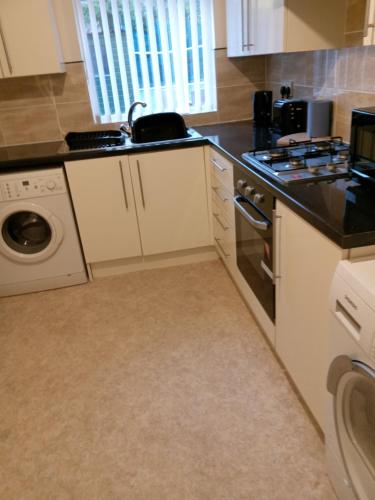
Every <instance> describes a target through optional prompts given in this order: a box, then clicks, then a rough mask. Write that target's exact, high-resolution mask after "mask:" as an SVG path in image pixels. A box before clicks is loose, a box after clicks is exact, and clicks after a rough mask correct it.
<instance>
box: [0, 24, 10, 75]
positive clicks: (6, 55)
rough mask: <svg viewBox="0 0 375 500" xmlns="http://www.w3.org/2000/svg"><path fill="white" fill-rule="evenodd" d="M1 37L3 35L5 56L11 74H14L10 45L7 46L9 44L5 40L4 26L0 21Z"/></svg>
mask: <svg viewBox="0 0 375 500" xmlns="http://www.w3.org/2000/svg"><path fill="white" fill-rule="evenodd" d="M0 37H1V41H2V42H3V46H4V52H5V57H6V60H7V64H8V68H9V73H10V74H11V75H13V66H12V63H11V60H10V57H9V52H8V47H7V44H6V41H5V36H4V32H3V27H2V25H1V21H0Z"/></svg>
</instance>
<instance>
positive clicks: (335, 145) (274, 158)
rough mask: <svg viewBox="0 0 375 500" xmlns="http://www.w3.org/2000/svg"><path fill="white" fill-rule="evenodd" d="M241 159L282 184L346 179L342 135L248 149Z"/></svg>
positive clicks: (347, 148)
mask: <svg viewBox="0 0 375 500" xmlns="http://www.w3.org/2000/svg"><path fill="white" fill-rule="evenodd" d="M242 158H243V159H244V160H245V161H246V162H247V163H249V164H250V165H251V166H252V167H255V168H257V169H259V170H261V171H262V172H265V173H266V174H268V175H270V176H272V177H274V178H276V179H277V180H278V181H279V182H281V183H282V184H298V183H310V182H320V181H329V180H335V179H339V178H345V177H347V178H349V177H350V172H349V147H348V145H347V144H345V143H344V142H343V140H342V138H341V137H332V138H330V139H329V140H324V141H319V142H311V141H308V142H298V143H291V144H290V145H289V146H284V147H277V148H272V149H268V150H265V151H250V152H247V153H244V154H243V155H242Z"/></svg>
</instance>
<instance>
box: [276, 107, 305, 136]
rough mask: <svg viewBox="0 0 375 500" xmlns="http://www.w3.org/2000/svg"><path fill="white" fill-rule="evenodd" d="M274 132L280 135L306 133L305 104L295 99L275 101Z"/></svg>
mask: <svg viewBox="0 0 375 500" xmlns="http://www.w3.org/2000/svg"><path fill="white" fill-rule="evenodd" d="M272 127H273V130H274V132H277V133H278V134H280V135H289V134H296V133H300V132H306V128H307V102H306V101H303V100H297V99H277V100H276V101H275V102H274V103H273V122H272Z"/></svg>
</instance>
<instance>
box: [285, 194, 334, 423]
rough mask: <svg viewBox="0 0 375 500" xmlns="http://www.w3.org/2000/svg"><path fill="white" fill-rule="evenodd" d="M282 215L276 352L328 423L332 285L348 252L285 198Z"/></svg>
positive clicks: (317, 415)
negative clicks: (290, 205) (340, 262)
mask: <svg viewBox="0 0 375 500" xmlns="http://www.w3.org/2000/svg"><path fill="white" fill-rule="evenodd" d="M277 216H278V217H279V218H278V219H277V225H278V231H277V233H278V236H279V237H278V238H276V245H277V248H276V251H277V254H278V257H279V259H280V262H279V265H278V266H277V267H278V269H277V274H279V275H280V278H279V279H278V280H277V284H276V352H277V353H278V355H279V356H280V358H281V360H282V362H283V363H284V365H285V367H286V369H287V370H288V372H289V374H290V375H291V377H292V379H293V381H294V382H295V384H296V386H297V388H298V390H299V391H300V393H301V395H302V397H303V398H304V400H305V402H306V403H307V405H308V406H309V408H310V410H311V412H312V413H313V415H314V416H315V418H316V420H317V421H318V423H319V425H320V426H321V427H322V428H324V415H325V401H326V390H325V386H326V376H327V370H328V336H329V331H330V322H329V319H330V313H329V290H330V286H331V281H332V278H333V274H334V271H335V268H336V266H337V264H338V262H339V260H340V259H341V258H342V255H343V254H342V250H341V249H340V248H339V247H337V246H336V245H335V244H334V243H332V242H331V241H330V240H328V238H326V237H325V236H323V235H322V234H321V233H320V232H319V231H318V230H317V229H315V228H313V227H312V226H311V225H310V224H308V223H307V222H305V221H304V220H302V219H301V218H300V217H298V216H297V215H296V214H295V213H294V212H292V211H291V210H289V209H288V208H287V207H285V206H284V205H283V204H282V203H280V202H279V201H278V202H277ZM279 259H278V260H279Z"/></svg>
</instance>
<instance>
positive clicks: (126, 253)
mask: <svg viewBox="0 0 375 500" xmlns="http://www.w3.org/2000/svg"><path fill="white" fill-rule="evenodd" d="M65 169H66V173H67V176H68V181H69V187H70V192H71V195H72V199H73V205H74V210H75V214H76V217H77V222H78V228H79V233H80V235H81V241H82V246H83V250H84V254H85V258H86V262H88V263H92V262H103V261H109V260H115V259H124V258H127V257H136V256H140V255H141V254H142V251H141V243H140V239H139V232H138V224H137V215H136V209H135V204H134V196H133V189H132V182H131V178H130V170H129V163H128V157H127V156H112V157H107V158H97V159H92V160H80V161H74V162H67V163H65Z"/></svg>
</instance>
